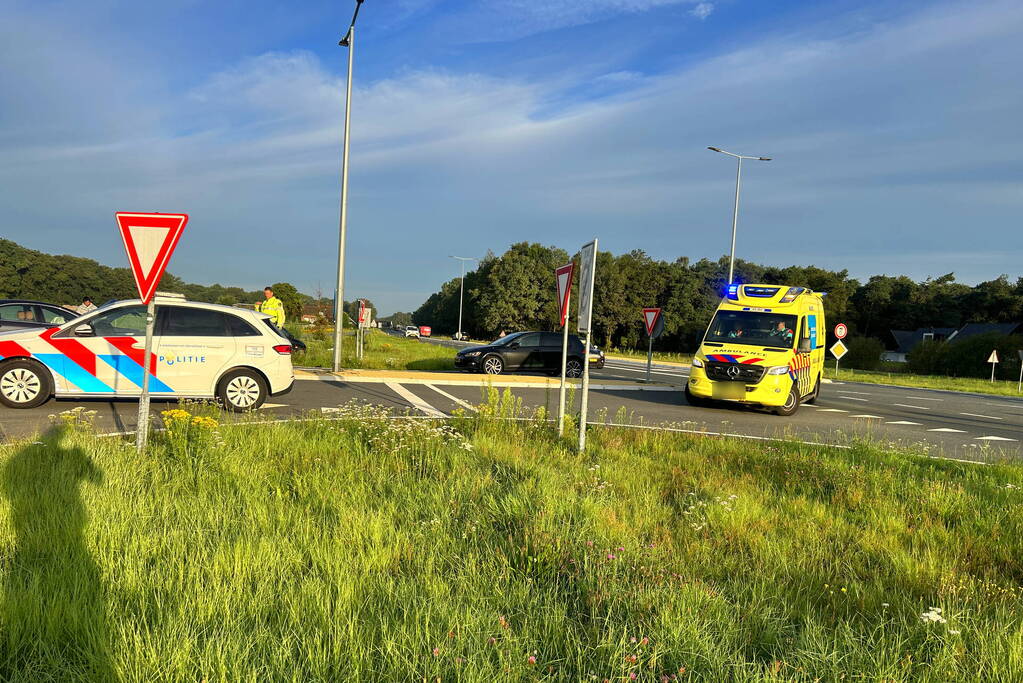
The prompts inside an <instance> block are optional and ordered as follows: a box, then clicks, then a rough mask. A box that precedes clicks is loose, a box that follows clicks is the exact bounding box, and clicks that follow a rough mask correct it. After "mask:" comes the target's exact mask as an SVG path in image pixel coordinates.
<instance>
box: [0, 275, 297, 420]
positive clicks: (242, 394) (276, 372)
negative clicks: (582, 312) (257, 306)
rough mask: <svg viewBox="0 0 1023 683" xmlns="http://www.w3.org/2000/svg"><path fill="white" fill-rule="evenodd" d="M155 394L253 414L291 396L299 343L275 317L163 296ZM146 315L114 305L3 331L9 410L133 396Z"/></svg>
mask: <svg viewBox="0 0 1023 683" xmlns="http://www.w3.org/2000/svg"><path fill="white" fill-rule="evenodd" d="M154 303H155V305H156V321H155V327H154V334H153V353H152V356H151V357H150V359H151V362H150V368H149V370H150V372H149V391H150V394H151V395H152V396H153V397H154V398H156V397H159V398H205V399H213V398H215V399H218V400H219V401H220V402H221V403H222V404H223V405H224V406H225V407H226V408H228V409H230V410H233V411H236V412H237V411H244V410H253V409H255V408H258V407H259V406H261V405H262V404H263V402H264V401H265V400H266V398H267V396H278V395H280V394H285V393H287V392H288V391H290V390H291V387H292V384H293V383H294V381H295V375H294V370H293V369H292V366H291V344H290V342H289V341H288V340H287V339H286V338H285V337H284V336H283V335H282V333H281V331H280V330H278V329H277V328H276V327H275V326H274V325H273V323H272V322H271V321H270V317H269V316H267V315H265V314H263V313H257V312H255V311H249V310H245V309H239V308H231V307H229V306H218V305H215V304H204V303H198V302H194V301H186V300H185V297H183V296H181V295H173V294H163V293H158V294H157V296H156V297H155V299H154ZM145 336H146V307H145V305H144V304H143V303H142V302H141V301H140V300H138V299H134V300H126V301H114V302H111V303H108V304H105V305H104V306H103V307H101V308H99V309H97V310H95V311H92V312H90V313H87V314H85V315H83V316H80V317H78V318H75V319H74V320H71V321H70V322H68V323H66V324H64V325H61V326H59V327H53V328H50V329H45V330H38V329H36V330H31V331H27V330H26V331H19V332H7V333H0V403H2V404H3V405H5V406H9V407H11V408H34V407H35V406H38V405H41V404H43V403H45V402H46V401H47V400H49V398H50V397H51V396H56V397H58V398H66V397H117V398H121V397H132V396H138V395H139V393H141V387H142V380H143V376H144V372H145V370H144V360H143V355H144V350H145Z"/></svg>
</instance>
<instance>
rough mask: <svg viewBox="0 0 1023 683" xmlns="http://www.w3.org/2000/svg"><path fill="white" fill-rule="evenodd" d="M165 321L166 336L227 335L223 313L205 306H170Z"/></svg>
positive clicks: (167, 308) (166, 310)
mask: <svg viewBox="0 0 1023 683" xmlns="http://www.w3.org/2000/svg"><path fill="white" fill-rule="evenodd" d="M164 310H165V312H166V317H165V318H164V323H163V336H165V337H226V336H227V324H226V321H225V320H224V318H225V317H226V316H224V314H223V313H220V312H218V311H210V310H207V309H205V308H186V307H183V306H168V307H166V308H165V309H164Z"/></svg>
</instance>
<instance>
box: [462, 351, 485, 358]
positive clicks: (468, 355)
mask: <svg viewBox="0 0 1023 683" xmlns="http://www.w3.org/2000/svg"><path fill="white" fill-rule="evenodd" d="M481 353H483V352H482V351H470V352H469V353H467V354H465V356H466V358H475V357H476V356H478V355H480V354H481Z"/></svg>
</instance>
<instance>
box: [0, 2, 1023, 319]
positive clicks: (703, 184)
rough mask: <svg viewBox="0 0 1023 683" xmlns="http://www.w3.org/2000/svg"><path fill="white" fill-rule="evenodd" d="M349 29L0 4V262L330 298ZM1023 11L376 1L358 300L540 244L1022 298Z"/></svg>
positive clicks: (290, 21) (355, 240)
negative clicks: (717, 150)
mask: <svg viewBox="0 0 1023 683" xmlns="http://www.w3.org/2000/svg"><path fill="white" fill-rule="evenodd" d="M353 5H354V2H353V3H351V4H349V3H348V2H325V1H318V0H308V1H305V2H301V3H300V2H271V1H269V0H246V1H245V2H242V1H241V0H232V1H230V2H213V1H207V2H201V1H200V0H163V1H161V2H159V3H151V2H142V3H140V2H127V1H122V0H92V1H90V2H85V1H84V0H83V1H80V2H51V1H47V0H32V1H31V2H22V1H20V0H0V210H2V218H0V236H2V237H5V238H9V239H13V240H15V241H17V242H20V243H22V244H25V245H27V246H29V247H32V248H35V249H41V250H44V251H49V252H56V253H70V254H75V255H81V256H87V257H90V258H95V259H98V260H100V261H102V262H104V263H107V264H120V263H122V262H123V261H124V255H123V252H122V250H121V249H122V248H121V246H120V242H119V240H118V238H117V232H116V228H115V224H114V219H113V212H114V211H115V210H154V211H184V212H188V213H190V214H191V216H192V219H191V223H190V224H189V227H188V229H187V230H186V234H185V236H184V237H183V238H182V241H181V243H180V246H179V247H178V251H177V253H176V254H175V257H174V259H173V260H172V262H171V270H172V272H174V273H176V274H177V275H180V276H182V277H184V278H186V279H188V280H190V281H195V282H201V283H207V284H209V283H213V282H220V283H222V284H236V285H242V286H245V287H250V288H256V287H259V286H262V285H263V284H265V283H268V282H276V281H281V280H285V281H290V282H292V283H294V284H295V285H296V286H298V287H299V288H300V289H302V290H303V291H306V292H309V293H315V291H316V290H317V288H320V289H321V290H322V292H323V293H324V294H325V295H327V296H330V295H331V294H332V291H333V285H332V282H333V280H334V277H335V271H334V269H335V267H336V249H337V246H336V245H337V213H338V194H339V188H338V185H339V171H340V163H339V157H340V141H341V114H342V97H341V96H342V91H343V86H344V81H343V71H344V67H345V62H344V60H345V53H344V50H343V49H342V48H339V47H338V46H337V40H338V38H339V37H340V34H341V33H342V31H343V29H344V27H345V26H346V25H347V22H348V19H349V18H350V16H351V9H352V6H353ZM1020 35H1023V4H1021V3H1019V2H1018V1H1011V2H1009V1H995V2H969V3H965V2H963V3H938V2H931V3H924V2H898V3H891V2H877V3H869V2H867V3H865V2H855V3H854V2H831V3H820V2H787V1H784V0H781V1H778V2H764V1H763V0H756V1H755V0H723V1H720V2H718V1H715V0H710V1H693V0H549V1H548V2H537V1H536V0H476V1H475V2H467V1H462V2H459V1H451V0H447V1H442V0H366V2H365V4H364V6H363V11H362V14H361V15H360V19H359V34H358V41H359V42H358V48H357V49H358V52H357V54H356V64H355V74H356V75H355V81H354V85H355V95H354V107H353V113H352V161H351V196H350V223H349V241H348V275H347V278H346V290H345V293H346V298H353V297H358V296H364V297H369V298H371V299H373V300H374V301H375V302H377V304H378V305H380V307H381V309H382V311H381V312H382V313H383V314H388V313H391V312H393V311H394V310H398V309H400V310H410V309H414V308H415V307H417V306H418V305H419V304H420V303H421V302H422V301H423V300H424V298H425V297H426V296H428V295H429V294H430V293H431V292H433V291H435V290H436V289H437V287H438V286H439V284H440V283H441V282H443V281H444V280H446V279H448V278H450V277H452V276H454V275H457V273H458V263H457V262H456V261H453V260H451V259H448V258H447V256H448V255H449V254H453V253H454V254H458V255H462V256H482V255H483V254H484V253H486V251H487V250H488V249H490V250H493V251H494V252H495V253H500V252H502V251H504V249H506V248H507V247H508V245H509V244H511V243H513V242H518V241H522V240H530V241H538V242H542V243H544V244H550V245H557V246H560V247H563V248H565V249H566V250H568V251H570V252H571V251H574V250H575V249H577V248H578V246H579V245H581V244H582V243H583V242H585V241H588V240H589V239H592V238H593V237H594V236H596V237H599V238H600V241H601V246H602V248H604V249H608V250H611V251H613V252H616V253H620V252H623V251H628V250H630V249H637V248H638V249H644V250H645V251H647V252H648V253H649V254H651V255H652V256H654V257H657V258H664V259H674V258H677V257H679V256H688V257H689V258H691V259H694V260H695V259H698V258H701V257H710V258H717V257H718V256H720V255H721V254H724V253H726V252H727V250H728V240H729V233H730V227H731V209H732V204H731V202H732V193H733V191H734V165H733V163H732V162H731V160H729V159H726V158H725V157H722V156H721V155H718V154H714V153H712V152H709V151H706V147H707V146H708V145H715V146H720V147H724V148H726V149H731V150H733V151H738V152H742V153H746V154H756V155H765V156H770V157H773V158H774V161H772V162H770V163H750V164H747V165H745V166H744V174H743V175H744V183H743V194H742V206H741V210H740V220H739V239H738V246H737V251H738V254H739V256H741V257H743V258H749V259H752V260H755V261H758V262H761V263H766V264H773V265H779V266H784V265H790V264H816V265H820V266H823V267H828V268H836V269H837V268H847V269H849V271H850V272H851V273H852V274H853V275H855V276H857V277H861V278H864V279H865V278H866V277H867V276H869V275H871V274H875V273H888V274H908V275H910V276H912V277H914V278H917V279H923V278H925V277H928V276H937V275H941V274H944V273H947V272H955V273H956V275H957V277H958V278H959V279H960V280H962V281H965V282H970V283H974V282H978V281H981V280H985V279H991V278H994V277H997V276H998V275H1000V274H1003V273H1005V274H1007V275H1009V276H1010V277H1011V278H1016V277H1020V276H1021V275H1023V269H1021V265H1020V264H1021V262H1023V247H1021V237H1020V235H1021V230H1020V216H1021V215H1023V136H1021V135H1020V132H1019V130H1020V129H1019V126H1020V124H1019V121H1020V112H1021V111H1023V88H1020V87H1019V86H1020V77H1019V70H1020V67H1019V65H1020V64H1023V42H1021V41H1020V40H1019V36H1020Z"/></svg>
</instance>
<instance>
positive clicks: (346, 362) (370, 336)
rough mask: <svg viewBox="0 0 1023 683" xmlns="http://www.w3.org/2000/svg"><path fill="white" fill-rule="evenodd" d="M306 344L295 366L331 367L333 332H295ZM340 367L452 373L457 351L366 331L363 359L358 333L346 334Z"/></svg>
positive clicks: (294, 356) (374, 331)
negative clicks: (357, 350)
mask: <svg viewBox="0 0 1023 683" xmlns="http://www.w3.org/2000/svg"><path fill="white" fill-rule="evenodd" d="M293 332H294V333H296V334H297V336H298V337H299V338H300V339H302V341H304V342H305V343H306V346H307V348H306V350H305V351H300V352H297V353H295V354H294V355H293V357H292V361H293V362H294V363H295V365H301V366H306V367H320V368H329V367H331V366H332V365H333V358H334V332H333V330H332V329H327V330H321V331H318V332H310V331H308V330H303V329H301V328H299V329H297V330H293ZM342 352H343V353H342V356H341V366H342V367H344V368H363V369H368V370H453V369H454V367H455V366H454V361H455V353H456V352H457V350H456V349H452V348H448V347H446V346H438V345H437V344H429V343H427V342H425V341H419V340H418V339H405V338H404V337H396V336H394V335H391V334H387V333H385V332H382V331H380V330H366V343H365V348H364V353H363V357H362V359H361V360H360V359H357V358H356V357H355V334H354V332H350V333H347V334H346V335H345V337H344V343H343V345H342Z"/></svg>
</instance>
